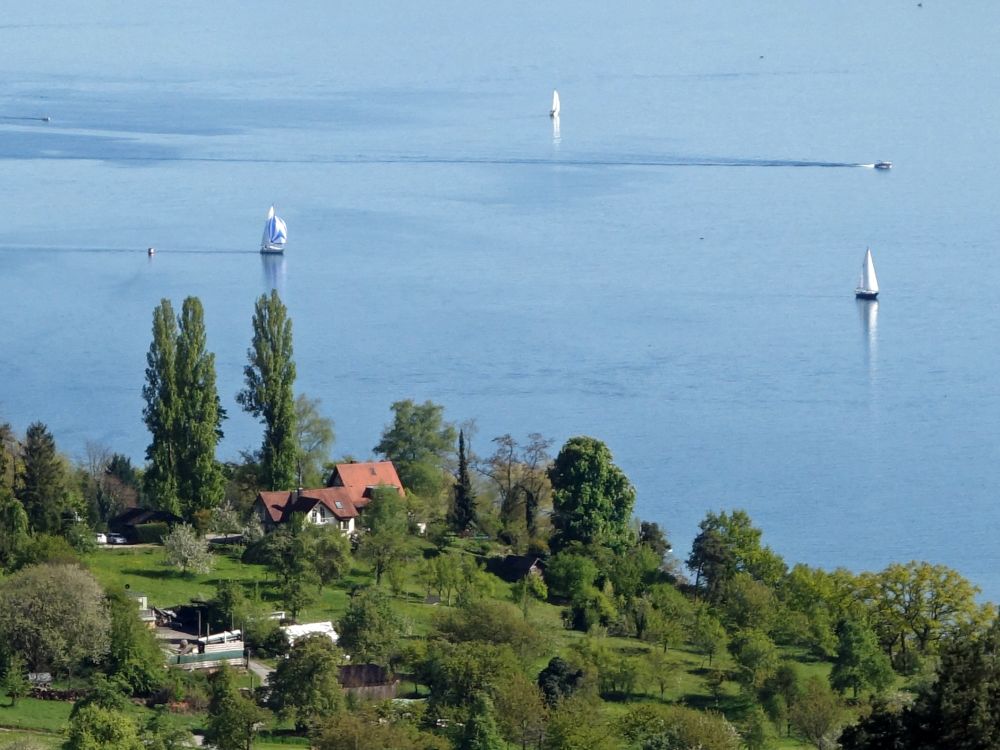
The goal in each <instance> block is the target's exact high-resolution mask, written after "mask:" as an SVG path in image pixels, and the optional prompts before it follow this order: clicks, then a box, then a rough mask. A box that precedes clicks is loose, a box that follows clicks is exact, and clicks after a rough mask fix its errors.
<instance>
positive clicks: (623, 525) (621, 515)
mask: <svg viewBox="0 0 1000 750" xmlns="http://www.w3.org/2000/svg"><path fill="white" fill-rule="evenodd" d="M549 479H550V480H551V482H552V505H553V517H552V525H553V528H554V530H555V535H554V538H553V547H554V548H555V547H565V546H566V545H568V544H570V543H571V542H581V543H582V544H584V545H605V546H608V547H612V548H617V549H621V548H623V547H625V546H627V545H628V544H629V543H630V542H631V541H633V532H632V528H631V521H632V508H633V506H634V505H635V488H634V487H633V486H632V483H631V482H630V481H629V480H628V477H626V476H625V473H624V472H623V471H622V470H621V469H620V468H618V467H617V466H616V465H615V464H614V461H613V460H612V456H611V451H610V450H608V447H607V446H606V445H605V444H604V443H602V442H601V441H600V440H596V439H594V438H591V437H574V438H570V439H569V440H568V441H566V444H565V445H563V447H562V449H561V450H560V451H559V455H558V456H556V459H555V461H554V462H553V464H552V467H551V468H550V469H549Z"/></svg>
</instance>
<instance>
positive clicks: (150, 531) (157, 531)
mask: <svg viewBox="0 0 1000 750" xmlns="http://www.w3.org/2000/svg"><path fill="white" fill-rule="evenodd" d="M133 532H134V534H135V536H134V537H133V540H134V541H135V543H136V544H162V543H163V540H164V539H165V538H166V537H167V535H168V534H169V533H170V527H169V526H168V525H167V524H165V523H163V522H161V521H158V522H156V523H140V524H138V525H136V526H134V527H133Z"/></svg>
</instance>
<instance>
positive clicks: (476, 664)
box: [418, 641, 521, 714]
mask: <svg viewBox="0 0 1000 750" xmlns="http://www.w3.org/2000/svg"><path fill="white" fill-rule="evenodd" d="M520 672H521V664H520V662H519V660H518V658H517V656H516V655H515V654H514V652H513V651H512V650H511V648H510V647H509V646H506V645H499V646H498V645H495V644H492V643H483V642H480V641H466V642H462V643H448V642H446V641H431V642H430V644H429V645H428V648H427V655H426V657H425V658H424V660H423V661H422V663H420V664H419V665H418V673H419V675H420V679H421V681H422V682H423V683H424V684H426V685H427V686H428V687H430V689H431V696H430V700H429V708H430V711H431V712H432V714H433V713H434V712H437V713H442V712H443V713H445V714H447V711H448V709H460V713H461V712H464V711H466V710H468V708H469V706H470V705H471V702H472V700H473V697H474V696H475V695H477V694H479V693H486V694H487V695H489V696H491V697H495V696H497V695H498V694H499V693H500V692H501V689H502V688H501V686H503V685H504V684H506V683H507V682H509V681H510V680H511V679H513V675H515V674H518V673H520Z"/></svg>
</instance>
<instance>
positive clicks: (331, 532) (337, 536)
mask: <svg viewBox="0 0 1000 750" xmlns="http://www.w3.org/2000/svg"><path fill="white" fill-rule="evenodd" d="M306 535H307V537H311V539H310V540H309V541H310V542H311V553H312V554H311V557H312V561H313V567H314V568H315V571H316V576H317V578H318V579H319V584H320V585H321V586H329V585H330V584H332V583H333V582H335V581H337V580H339V579H340V578H341V577H343V576H344V575H345V574H346V573H348V572H349V571H350V569H351V540H350V539H348V538H347V537H346V536H345V535H344V534H342V533H340V529H335V528H332V527H330V526H314V527H312V528H310V529H307V530H306Z"/></svg>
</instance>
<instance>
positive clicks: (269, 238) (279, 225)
mask: <svg viewBox="0 0 1000 750" xmlns="http://www.w3.org/2000/svg"><path fill="white" fill-rule="evenodd" d="M287 242H288V227H286V226H285V222H284V220H283V219H282V218H281V217H280V216H278V215H277V214H276V213H274V206H271V208H269V209H268V211H267V220H266V221H265V222H264V236H263V237H261V240H260V251H261V252H262V253H283V252H285V243H287Z"/></svg>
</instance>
